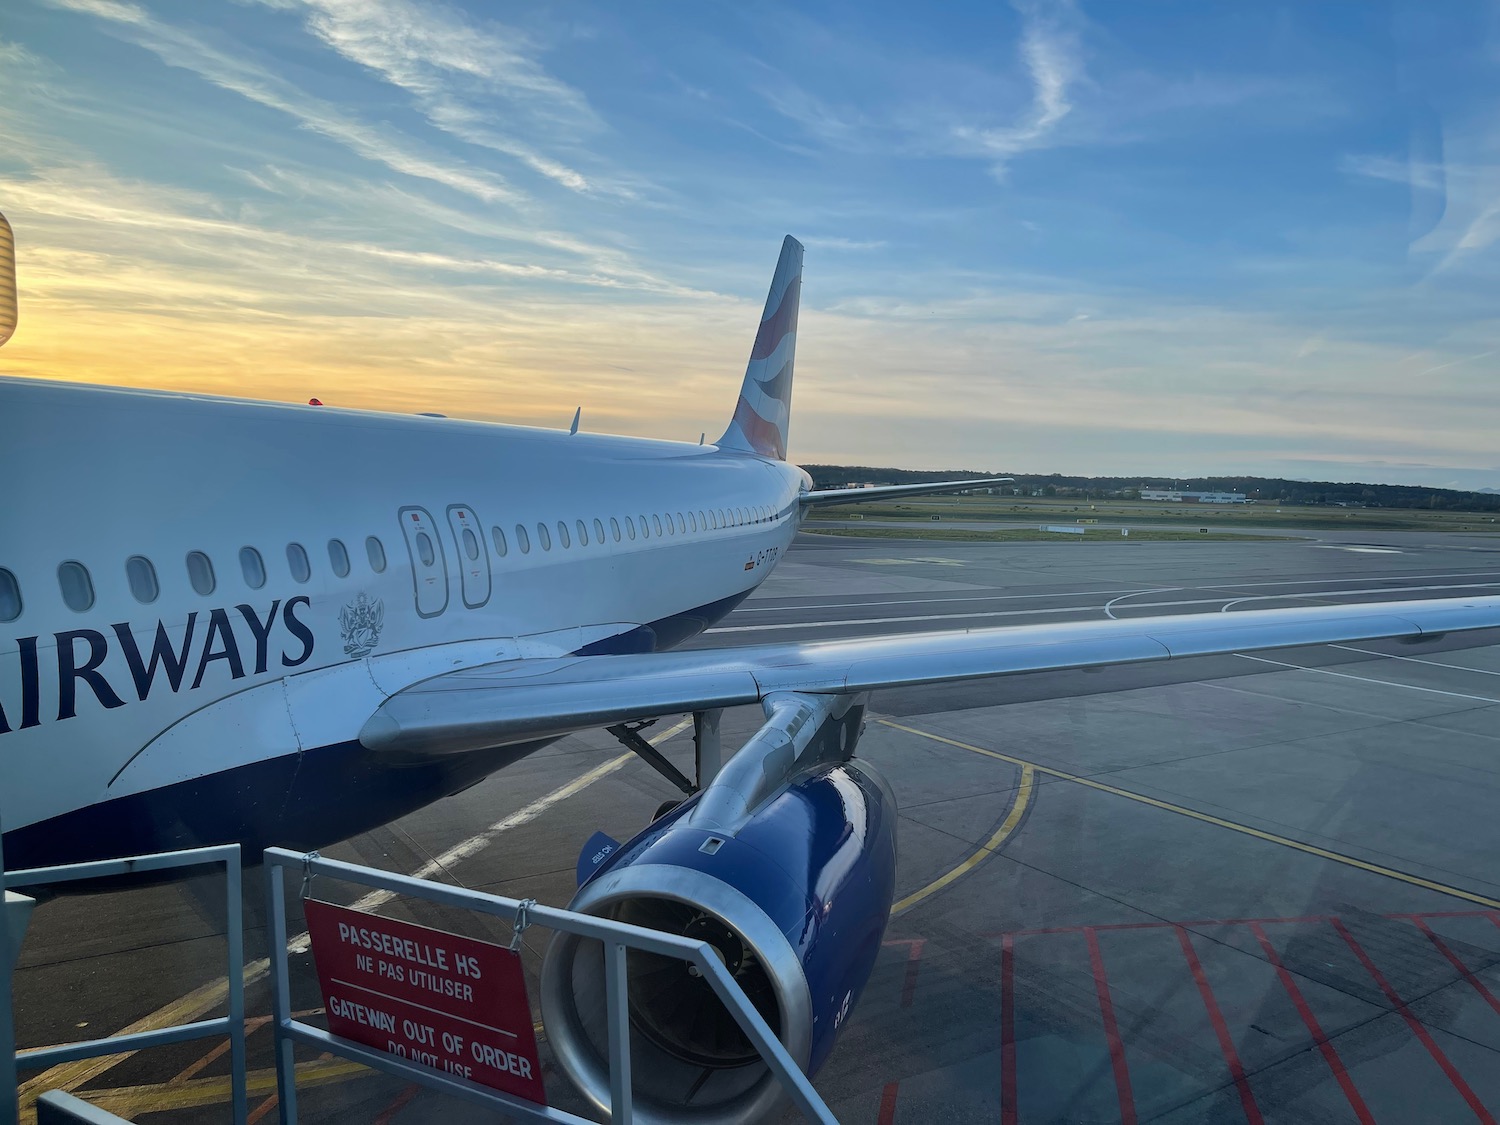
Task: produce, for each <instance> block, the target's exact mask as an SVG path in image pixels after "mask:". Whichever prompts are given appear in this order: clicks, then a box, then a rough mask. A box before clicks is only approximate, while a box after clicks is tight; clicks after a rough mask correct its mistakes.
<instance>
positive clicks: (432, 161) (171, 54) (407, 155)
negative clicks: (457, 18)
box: [48, 0, 523, 204]
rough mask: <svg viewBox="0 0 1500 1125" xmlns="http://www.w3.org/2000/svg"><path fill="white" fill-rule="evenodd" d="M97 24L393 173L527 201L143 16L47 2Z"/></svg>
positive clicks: (495, 179)
mask: <svg viewBox="0 0 1500 1125" xmlns="http://www.w3.org/2000/svg"><path fill="white" fill-rule="evenodd" d="M48 3H50V4H52V6H54V7H57V8H65V9H69V10H72V11H76V12H82V13H85V14H88V15H92V16H95V17H97V18H99V19H101V20H103V21H105V22H106V25H107V26H109V28H110V29H111V30H112V31H114V32H115V33H116V34H119V35H120V36H121V37H122V38H126V39H128V40H130V41H131V42H133V43H135V44H137V45H138V46H140V47H144V48H145V49H146V50H148V51H150V52H152V53H153V54H155V55H156V56H157V57H158V58H160V59H161V60H162V61H163V62H164V63H166V64H167V65H168V66H174V67H179V68H181V69H184V70H188V71H191V72H192V73H194V74H197V75H198V76H199V77H201V78H203V79H205V80H207V81H209V82H211V83H213V84H214V85H215V86H218V87H220V88H222V89H225V90H228V91H230V92H232V93H236V94H239V95H240V96H242V97H245V98H248V99H249V100H251V101H253V102H256V103H258V104H259V105H263V106H265V107H267V108H269V109H274V110H277V111H279V112H281V113H285V114H287V115H288V116H290V117H292V118H294V119H295V120H296V121H297V123H298V124H300V125H301V126H302V127H303V128H305V129H308V130H311V131H312V132H314V133H317V134H319V135H321V136H324V137H327V138H328V139H330V140H333V141H336V142H338V143H339V144H341V145H343V146H344V147H345V148H347V149H349V150H350V151H351V152H354V153H356V154H357V155H359V156H361V157H363V158H364V159H366V160H370V161H373V162H374V163H377V164H381V165H384V166H385V167H387V168H389V169H391V170H392V171H395V172H400V173H401V174H403V175H407V176H413V177H416V178H419V179H424V180H431V181H433V182H434V183H439V184H442V185H443V186H445V187H448V188H451V189H453V190H455V191H460V192H463V193H464V194H466V195H470V196H473V197H474V198H476V199H480V200H483V201H484V202H486V203H512V204H515V203H520V202H522V201H523V197H522V196H521V195H520V193H518V192H517V191H515V190H514V189H513V188H512V187H511V186H510V185H509V184H508V183H506V181H505V180H504V179H503V178H501V177H500V176H498V175H496V174H495V173H493V172H490V171H486V170H481V169H476V168H472V167H467V166H465V165H463V164H462V163H459V162H456V161H454V160H452V159H450V158H446V157H444V156H443V155H441V154H438V153H435V152H424V151H423V150H422V148H421V146H419V145H418V144H417V143H416V142H414V141H412V140H410V139H408V138H404V137H402V136H401V135H400V134H398V133H397V132H396V131H395V130H393V129H390V128H389V127H383V126H373V125H368V124H365V123H363V122H361V121H358V120H356V119H355V118H353V117H351V116H349V115H348V114H346V113H344V112H342V111H341V110H339V109H338V108H337V107H335V106H333V105H331V104H330V103H328V102H325V101H323V100H321V99H319V98H315V97H313V96H312V95H310V94H308V93H306V92H305V91H303V90H300V89H298V88H297V87H296V86H295V85H293V84H292V83H291V82H288V81H287V80H286V79H284V78H281V77H280V76H278V75H276V74H273V73H271V72H270V71H269V70H266V69H265V68H264V67H261V66H257V65H256V64H255V63H253V62H251V61H249V60H248V59H246V58H243V57H237V56H235V55H231V54H229V53H228V52H226V51H223V50H220V49H219V48H217V47H214V46H212V45H211V44H209V43H207V42H205V41H204V40H203V39H201V38H199V37H197V36H195V35H193V34H192V33H190V32H188V31H185V30H183V29H181V28H177V27H173V26H171V25H169V24H165V23H163V22H161V21H160V20H157V19H155V18H154V17H153V16H151V15H150V14H149V13H148V12H147V11H146V10H145V9H143V8H140V7H138V6H136V5H134V4H129V3H124V2H122V0H48Z"/></svg>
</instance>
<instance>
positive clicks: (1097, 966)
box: [1083, 926, 1135, 1125]
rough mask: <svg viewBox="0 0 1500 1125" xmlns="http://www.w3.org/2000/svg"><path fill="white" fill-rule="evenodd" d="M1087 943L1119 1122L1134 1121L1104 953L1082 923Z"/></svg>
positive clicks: (1127, 1124)
mask: <svg viewBox="0 0 1500 1125" xmlns="http://www.w3.org/2000/svg"><path fill="white" fill-rule="evenodd" d="M1083 934H1084V937H1085V938H1086V939H1087V940H1088V943H1089V962H1090V964H1091V965H1092V966H1093V970H1094V988H1095V990H1096V991H1097V992H1098V993H1099V1015H1100V1016H1101V1017H1103V1019H1104V1038H1105V1040H1106V1041H1107V1042H1108V1043H1109V1061H1110V1065H1111V1066H1113V1067H1114V1071H1115V1093H1116V1094H1118V1095H1119V1097H1120V1125H1135V1096H1134V1095H1133V1094H1132V1093H1131V1091H1130V1068H1129V1067H1128V1066H1126V1064H1125V1044H1124V1042H1123V1041H1121V1039H1120V1029H1119V1027H1118V1025H1116V1023H1115V1003H1114V1001H1113V1000H1112V999H1111V998H1110V995H1109V978H1108V977H1106V976H1105V973H1104V956H1103V955H1102V954H1101V953H1100V952H1099V935H1098V934H1097V933H1095V932H1094V928H1093V927H1092V926H1086V927H1084V931H1083Z"/></svg>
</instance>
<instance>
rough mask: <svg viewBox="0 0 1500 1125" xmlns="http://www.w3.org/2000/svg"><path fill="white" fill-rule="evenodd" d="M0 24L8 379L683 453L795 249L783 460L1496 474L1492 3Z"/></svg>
mask: <svg viewBox="0 0 1500 1125" xmlns="http://www.w3.org/2000/svg"><path fill="white" fill-rule="evenodd" d="M490 13H496V14H498V18H492V16H491V14H490ZM7 16H8V19H7V21H6V26H5V27H4V29H3V30H0V137H3V138H4V141H5V144H4V146H3V148H4V152H3V155H0V212H3V213H5V214H6V215H7V216H8V217H9V219H10V221H11V223H12V225H13V226H14V228H15V234H16V242H17V274H18V283H19V294H20V305H21V310H20V322H19V327H18V329H17V331H16V334H15V337H14V338H13V339H12V341H11V342H10V343H9V344H8V345H7V346H6V347H5V348H4V349H3V350H0V372H4V373H7V374H14V375H20V376H29V377H36V378H51V379H62V380H67V381H75V382H99V383H106V384H113V385H125V386H142V387H155V388H160V389H166V390H190V391H197V392H205V393H218V394H235V395H242V396H245V397H252V398H266V399H272V400H280V401H289V402H305V401H306V400H307V399H308V398H310V397H318V398H320V399H322V400H323V401H324V402H328V403H332V404H337V405H346V406H354V407H362V408H370V409H381V410H390V411H397V412H417V411H438V412H441V413H445V414H449V415H452V416H457V417H466V418H474V419H479V420H485V421H504V422H512V423H517V424H523V425H540V426H547V427H556V428H565V427H566V425H567V423H568V420H569V419H570V418H571V416H572V413H573V410H574V408H575V407H577V406H579V405H580V404H581V405H582V408H583V417H584V425H585V428H588V429H593V430H595V431H604V430H607V431H610V432H617V433H624V434H630V435H636V436H644V437H663V438H675V439H680V440H687V441H691V440H695V439H696V437H697V435H698V433H699V432H700V431H703V432H707V433H708V434H709V435H710V437H712V436H713V435H715V434H717V433H718V432H719V431H720V430H721V429H722V427H723V426H724V425H725V424H726V422H727V420H728V416H729V412H730V410H731V408H732V406H733V401H734V394H735V389H736V387H737V386H738V383H739V379H740V376H741V374H742V372H743V370H744V365H745V360H746V357H747V356H748V353H749V348H750V342H751V340H752V339H753V337H754V331H755V326H756V321H757V318H758V314H759V311H760V307H761V303H762V301H763V299H764V294H765V287H766V285H767V283H768V282H769V280H770V276H771V268H772V265H773V264H774V261H775V256H776V251H777V247H778V245H779V243H780V240H781V237H782V235H783V234H786V233H791V234H792V235H793V236H794V237H796V238H798V239H799V240H800V241H802V242H803V243H804V244H805V245H806V247H807V274H806V277H807V282H806V286H805V288H804V289H803V309H802V321H801V329H802V333H801V337H802V338H801V340H800V341H799V342H800V345H801V346H800V348H799V352H800V355H799V363H798V373H799V379H798V384H797V394H796V408H795V416H794V418H793V420H792V421H793V424H792V427H791V446H792V448H791V452H790V456H791V459H792V460H794V461H797V462H799V463H811V464H867V463H870V462H878V461H879V460H881V459H886V458H889V457H890V456H891V454H892V453H896V454H897V455H898V456H899V459H900V460H901V461H902V462H903V463H906V464H911V465H913V466H915V467H920V468H923V469H924V470H926V469H937V468H940V467H941V465H943V464H951V463H952V462H953V461H955V460H959V461H962V460H971V461H973V462H975V463H982V462H984V461H988V460H991V459H998V458H1002V457H1003V459H1004V460H1005V461H1007V462H1009V463H1011V464H1013V465H1016V466H1017V467H1016V468H1015V469H1013V470H1012V471H1015V472H1025V473H1028V474H1033V473H1035V474H1037V475H1045V474H1042V473H1041V471H1040V470H1038V469H1036V468H1032V467H1028V466H1037V465H1042V464H1055V463H1057V461H1058V460H1059V459H1060V458H1059V452H1064V451H1065V452H1066V457H1065V459H1066V460H1067V461H1069V462H1071V463H1073V464H1075V465H1076V473H1077V475H1085V476H1103V475H1113V476H1131V477H1134V476H1142V477H1151V476H1154V477H1156V478H1158V479H1171V478H1174V477H1175V478H1178V479H1183V478H1186V477H1188V476H1189V475H1191V476H1196V477H1203V476H1214V477H1233V476H1259V477H1277V478H1283V479H1289V480H1293V479H1296V480H1309V481H1327V482H1330V483H1361V484H1397V485H1417V486H1421V487H1429V488H1446V489H1454V490H1459V491H1480V490H1482V489H1486V488H1489V489H1500V454H1497V452H1496V449H1495V441H1494V434H1495V432H1496V430H1497V423H1500V398H1497V390H1496V386H1497V384H1496V378H1495V377H1496V375H1497V374H1500V341H1497V338H1496V337H1497V334H1500V333H1497V325H1500V322H1497V320H1496V318H1495V314H1494V311H1493V292H1494V288H1495V282H1496V280H1500V279H1497V278H1496V276H1495V275H1496V273H1497V269H1496V266H1497V264H1500V260H1497V257H1496V251H1497V244H1500V218H1497V216H1500V156H1497V154H1496V151H1495V149H1496V140H1495V139H1494V130H1493V128H1492V127H1491V126H1490V125H1489V122H1490V121H1491V120H1492V119H1493V111H1494V109H1495V108H1496V102H1497V97H1496V95H1497V93H1500V90H1497V80H1496V76H1495V73H1494V67H1493V60H1494V58H1495V57H1497V55H1500V21H1497V20H1496V19H1495V17H1494V15H1493V12H1492V11H1491V9H1489V8H1487V7H1485V6H1484V5H1483V4H1481V3H1478V2H1477V0H1473V2H1471V0H1465V2H1461V3H1455V4H1453V5H1447V6H1444V7H1443V8H1442V9H1441V10H1428V9H1426V8H1424V7H1422V6H1420V5H1417V4H1414V3H1395V4H1393V5H1390V6H1385V7H1382V8H1380V9H1379V10H1373V9H1372V10H1365V9H1362V8H1346V7H1344V6H1337V7H1335V8H1333V9H1329V10H1302V9H1290V10H1274V11H1273V10H1269V9H1264V8H1262V7H1261V6H1257V5H1251V4H1248V3H1247V4H1239V5H1223V6H1215V7H1213V8H1211V9H1183V10H1174V11H1172V12H1170V13H1166V12H1160V11H1152V10H1147V9H1124V8H1120V7H1118V6H1106V5H1102V4H1098V3H1067V2H1052V3H1046V2H1041V0H1036V2H1033V0H1016V3H1014V4H1012V5H1010V6H987V5H979V4H967V5H960V6H954V7H953V8H950V9H948V10H946V11H945V12H944V13H943V16H942V18H941V19H937V20H934V19H931V18H927V17H922V16H920V15H918V14H916V13H913V12H911V11H908V10H906V9H903V8H900V7H897V6H868V7H864V8H861V9H858V10H854V9H849V8H845V7H842V6H838V5H832V4H824V5H819V6H816V7H810V8H798V9H795V10H794V9H792V8H781V9H759V10H758V11H756V12H740V11H723V10H711V9H699V10H695V11H693V12H692V13H690V14H688V15H686V16H684V14H683V13H682V12H681V11H680V10H679V9H676V8H673V7H670V6H667V5H652V4H643V5H639V6H633V7H632V9H631V11H630V12H629V14H628V16H627V15H622V14H621V13H620V12H618V11H616V10H615V9H612V8H610V7H609V6H606V5H599V4H580V5H576V6H573V7H570V8H569V9H567V10H566V12H560V11H553V10H548V9H527V8H523V7H520V6H517V7H513V8H511V7H501V6H495V5H479V4H473V3H471V4H469V5H460V4H456V3H440V2H425V3H424V2H418V0H241V2H239V3H236V4H233V5H222V6H214V7H213V8H205V7H203V6H201V5H196V4H193V3H190V2H189V0H155V2H149V3H146V2H132V0H20V2H19V3H15V4H12V5H11V6H9V7H8V8H7ZM1163 468H1165V469H1168V470H1175V471H1169V472H1159V471H1158V470H1160V469H1163ZM1148 470H1149V471H1148ZM1186 470H1191V473H1189V472H1187V471H1186ZM1051 471H1052V470H1048V472H1051Z"/></svg>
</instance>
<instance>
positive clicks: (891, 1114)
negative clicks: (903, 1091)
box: [876, 1082, 901, 1125]
mask: <svg viewBox="0 0 1500 1125" xmlns="http://www.w3.org/2000/svg"><path fill="white" fill-rule="evenodd" d="M900 1088H901V1083H899V1082H887V1083H886V1084H885V1089H884V1090H882V1091H881V1092H880V1116H879V1117H878V1118H876V1122H877V1125H894V1123H895V1120H896V1091H897V1090H899V1089H900Z"/></svg>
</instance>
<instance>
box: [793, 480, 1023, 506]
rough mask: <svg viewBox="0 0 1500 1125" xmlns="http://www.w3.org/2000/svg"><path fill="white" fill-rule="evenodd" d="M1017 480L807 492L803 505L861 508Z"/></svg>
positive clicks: (952, 482) (947, 481) (946, 482)
mask: <svg viewBox="0 0 1500 1125" xmlns="http://www.w3.org/2000/svg"><path fill="white" fill-rule="evenodd" d="M1014 479H1015V478H1014V477H976V478H975V479H973V480H944V481H929V482H928V483H926V484H883V485H876V486H875V487H874V488H824V489H819V490H818V491H817V492H804V493H803V494H802V503H804V504H807V505H809V506H811V505H818V504H861V503H866V502H868V501H871V500H890V499H892V498H893V497H897V496H922V495H926V494H929V493H933V492H963V491H965V490H967V489H970V488H986V487H988V486H989V485H992V484H1010V483H1011V481H1013V480H1014Z"/></svg>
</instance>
